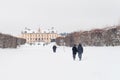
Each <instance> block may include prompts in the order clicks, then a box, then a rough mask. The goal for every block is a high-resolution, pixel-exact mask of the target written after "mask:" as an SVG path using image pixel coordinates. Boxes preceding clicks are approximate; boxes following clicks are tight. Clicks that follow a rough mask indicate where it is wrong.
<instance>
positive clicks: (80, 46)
mask: <svg viewBox="0 0 120 80" xmlns="http://www.w3.org/2000/svg"><path fill="white" fill-rule="evenodd" d="M82 53H83V47H82V45H81V44H79V45H78V57H79V60H80V61H81V59H82Z"/></svg>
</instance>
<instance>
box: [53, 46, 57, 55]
mask: <svg viewBox="0 0 120 80" xmlns="http://www.w3.org/2000/svg"><path fill="white" fill-rule="evenodd" d="M56 48H57V47H56V45H54V46H53V52H54V53H55V52H56Z"/></svg>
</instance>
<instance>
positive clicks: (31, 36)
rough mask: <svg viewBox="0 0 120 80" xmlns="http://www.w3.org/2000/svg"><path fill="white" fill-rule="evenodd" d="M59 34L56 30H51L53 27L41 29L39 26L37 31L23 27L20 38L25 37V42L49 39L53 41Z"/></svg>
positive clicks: (46, 41)
mask: <svg viewBox="0 0 120 80" xmlns="http://www.w3.org/2000/svg"><path fill="white" fill-rule="evenodd" d="M59 36H60V35H59V34H57V32H56V31H55V30H53V28H52V29H51V30H46V31H42V30H41V29H40V28H39V29H38V30H37V31H33V30H31V29H28V28H25V30H24V31H22V33H21V38H24V39H26V42H27V43H35V42H44V43H50V42H51V41H55V39H56V38H57V37H59Z"/></svg>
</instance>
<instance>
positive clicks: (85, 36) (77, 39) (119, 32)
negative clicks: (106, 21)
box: [56, 25, 120, 46]
mask: <svg viewBox="0 0 120 80" xmlns="http://www.w3.org/2000/svg"><path fill="white" fill-rule="evenodd" d="M56 43H57V44H58V45H65V46H73V45H74V44H77V45H78V44H79V43H81V44H82V45H83V46H118V45H120V26H119V25H118V26H110V27H106V28H103V29H92V30H90V31H78V32H73V33H69V34H68V35H67V36H65V37H58V38H57V39H56Z"/></svg>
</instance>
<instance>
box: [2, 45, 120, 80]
mask: <svg viewBox="0 0 120 80" xmlns="http://www.w3.org/2000/svg"><path fill="white" fill-rule="evenodd" d="M119 49H120V46H118V47H84V53H83V59H82V61H79V59H78V57H77V58H76V60H75V61H73V59H72V50H71V48H70V47H63V46H62V47H59V46H58V48H57V52H56V53H53V52H52V45H51V44H50V45H47V46H42V45H36V46H33V45H32V46H30V45H23V46H21V47H20V48H17V49H0V80H120V50H119Z"/></svg>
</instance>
